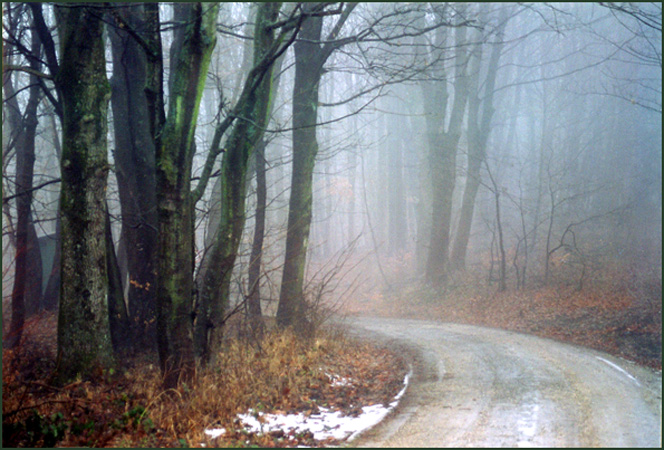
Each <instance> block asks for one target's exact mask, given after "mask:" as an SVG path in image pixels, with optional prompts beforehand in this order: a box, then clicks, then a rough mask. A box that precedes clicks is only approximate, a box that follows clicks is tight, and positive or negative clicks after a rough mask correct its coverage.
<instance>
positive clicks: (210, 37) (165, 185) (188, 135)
mask: <svg viewBox="0 0 664 450" xmlns="http://www.w3.org/2000/svg"><path fill="white" fill-rule="evenodd" d="M217 12H218V5H217V4H215V5H214V6H211V7H209V6H207V5H203V4H202V3H194V4H191V6H190V10H189V20H188V22H187V24H186V28H185V37H184V43H183V46H182V49H181V50H180V52H179V53H178V55H177V57H176V58H175V60H174V61H173V62H172V75H171V77H173V79H172V91H171V93H170V106H169V109H168V116H167V118H166V122H165V124H164V127H163V130H162V132H161V134H160V139H159V141H158V142H157V150H156V151H157V154H156V166H157V198H158V206H157V210H158V223H159V238H158V250H157V347H158V350H159V359H160V363H161V369H162V373H163V375H164V386H165V387H166V388H172V387H175V386H176V385H177V384H178V383H179V382H180V381H187V380H189V379H191V378H192V377H193V374H194V368H195V367H194V366H195V364H194V346H193V335H192V289H193V278H192V277H193V267H194V258H193V208H192V201H191V200H192V199H191V193H190V185H191V165H192V161H193V140H194V131H195V128H196V122H197V118H198V110H199V106H200V101H201V96H202V95H203V88H204V86H205V79H206V76H207V68H208V65H209V63H210V57H211V55H212V50H213V48H214V46H215V43H216V19H217ZM156 133H157V134H159V130H156Z"/></svg>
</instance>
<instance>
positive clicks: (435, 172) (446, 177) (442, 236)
mask: <svg viewBox="0 0 664 450" xmlns="http://www.w3.org/2000/svg"><path fill="white" fill-rule="evenodd" d="M462 15H463V14H462ZM439 30H442V28H439ZM439 33H442V31H439ZM442 40H443V38H439V39H438V42H439V43H441V41H442ZM466 44H467V42H466V28H465V27H463V26H459V27H458V28H456V33H455V52H456V54H455V58H454V61H455V67H456V70H455V77H454V101H453V103H452V109H451V112H450V119H449V124H448V126H447V129H446V130H445V128H444V127H445V110H446V108H447V88H446V86H445V83H446V80H443V81H442V82H437V83H427V84H426V85H423V90H424V92H423V95H424V99H425V108H426V113H427V116H426V118H427V136H428V138H429V164H430V166H431V169H430V170H431V189H432V208H431V211H432V213H431V239H430V245H429V254H428V257H427V267H426V272H425V277H426V280H427V281H428V282H429V283H433V284H436V285H440V284H443V283H445V281H446V280H447V275H448V270H449V267H448V266H449V250H450V249H449V247H450V229H451V219H452V199H453V194H454V186H455V183H456V157H457V147H458V144H459V139H460V137H461V126H462V123H463V116H464V113H465V109H466V104H467V98H468V76H467V64H468V50H467V48H466ZM443 75H444V73H443ZM427 87H432V88H433V89H434V91H433V92H429V90H428V89H427Z"/></svg>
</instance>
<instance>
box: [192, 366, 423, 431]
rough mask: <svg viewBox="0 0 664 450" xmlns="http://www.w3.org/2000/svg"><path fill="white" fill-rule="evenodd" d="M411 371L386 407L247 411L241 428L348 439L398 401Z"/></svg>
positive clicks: (406, 385) (240, 418) (389, 409)
mask: <svg viewBox="0 0 664 450" xmlns="http://www.w3.org/2000/svg"><path fill="white" fill-rule="evenodd" d="M411 374H412V370H411V371H410V372H409V373H408V374H407V375H406V377H405V378H404V380H403V384H404V387H403V389H401V391H400V392H399V393H398V394H397V395H396V396H395V397H394V399H393V400H392V402H391V403H390V404H389V405H388V406H387V407H385V406H383V405H380V404H377V405H369V406H364V407H363V408H362V412H361V413H360V414H358V415H357V416H344V415H343V413H342V412H341V411H331V410H329V409H327V408H322V407H319V408H318V409H319V411H320V412H319V413H316V414H310V415H308V416H307V415H305V414H303V413H298V414H266V413H262V412H259V413H256V412H254V411H253V410H249V412H248V413H246V414H238V419H239V420H240V421H241V423H242V424H243V425H244V429H245V430H247V431H248V432H252V433H269V432H272V431H278V430H283V431H284V434H285V435H289V433H290V432H293V434H299V433H303V432H306V431H309V432H311V433H312V434H313V436H314V438H315V439H316V440H325V439H328V438H334V439H338V440H344V439H345V440H347V441H351V440H353V439H355V438H356V437H357V436H359V435H360V434H361V433H362V432H364V431H366V430H367V429H369V428H371V427H373V426H374V425H376V424H378V423H379V422H380V421H381V420H383V419H384V418H385V416H387V415H388V414H389V413H390V411H392V410H393V409H394V408H395V407H396V406H397V405H398V404H399V400H400V399H401V397H402V396H403V394H404V393H405V392H406V388H407V387H408V380H409V379H410V376H411ZM331 378H332V377H331ZM342 382H344V383H345V382H348V380H346V379H342ZM225 432H226V430H225V429H223V428H210V429H207V430H205V434H206V435H208V436H209V437H210V438H211V439H215V438H217V437H219V436H221V435H222V434H224V433H225Z"/></svg>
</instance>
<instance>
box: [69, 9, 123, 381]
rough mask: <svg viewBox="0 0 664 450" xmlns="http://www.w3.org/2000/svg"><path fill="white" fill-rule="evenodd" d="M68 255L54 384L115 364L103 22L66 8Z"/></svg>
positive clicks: (91, 13) (88, 12)
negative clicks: (109, 271)
mask: <svg viewBox="0 0 664 450" xmlns="http://www.w3.org/2000/svg"><path fill="white" fill-rule="evenodd" d="M61 12H62V16H61V17H62V22H61V24H60V25H61V28H60V30H61V45H62V53H61V55H62V63H61V65H60V73H59V74H58V77H57V79H56V82H57V83H58V84H59V86H60V87H61V89H62V94H63V111H64V115H63V125H62V128H63V130H62V136H63V137H62V190H61V197H60V202H61V214H62V216H61V217H62V219H61V220H62V225H61V226H62V248H61V252H62V253H61V262H62V263H61V264H62V269H61V270H62V274H61V284H60V311H59V318H58V356H57V369H56V381H59V382H64V381H67V380H69V379H71V378H73V377H75V376H77V375H79V374H80V375H82V376H85V375H87V374H89V373H90V371H91V370H93V369H95V368H96V367H98V366H102V367H104V366H106V365H108V364H109V363H110V362H111V359H112V349H111V339H110V330H109V324H108V304H107V296H108V282H107V275H106V240H105V220H106V206H105V205H106V203H105V202H106V198H105V197H106V178H107V173H108V163H107V149H106V115H107V107H108V101H109V98H110V88H109V83H108V80H107V78H106V65H105V57H104V43H103V39H102V33H103V23H102V22H101V20H100V19H99V14H96V13H95V12H94V11H92V10H91V9H90V7H89V6H87V5H83V6H82V7H80V8H64V7H63V8H62V11H61Z"/></svg>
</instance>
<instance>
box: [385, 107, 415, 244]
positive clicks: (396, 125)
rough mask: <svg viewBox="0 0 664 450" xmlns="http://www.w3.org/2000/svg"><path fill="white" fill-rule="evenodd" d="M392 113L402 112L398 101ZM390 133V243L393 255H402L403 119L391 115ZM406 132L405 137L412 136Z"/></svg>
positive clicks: (405, 218)
mask: <svg viewBox="0 0 664 450" xmlns="http://www.w3.org/2000/svg"><path fill="white" fill-rule="evenodd" d="M391 103H392V105H391V108H390V109H391V111H392V112H393V113H396V112H397V111H400V108H399V106H398V103H397V101H396V100H394V99H393V100H392V101H391ZM386 126H387V130H386V131H387V133H388V137H389V138H388V146H387V153H388V155H387V166H388V189H387V191H388V196H387V200H388V201H387V204H388V214H389V220H388V243H389V251H390V253H392V254H393V255H400V254H402V253H403V252H404V251H405V250H406V228H407V225H406V224H407V222H406V220H407V216H408V215H407V210H406V190H405V184H404V179H403V166H404V164H403V151H402V146H403V135H404V131H405V130H404V129H403V126H404V124H403V118H402V117H399V116H397V115H396V114H390V115H388V117H387V120H386ZM410 134H411V133H408V131H405V135H410Z"/></svg>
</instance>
